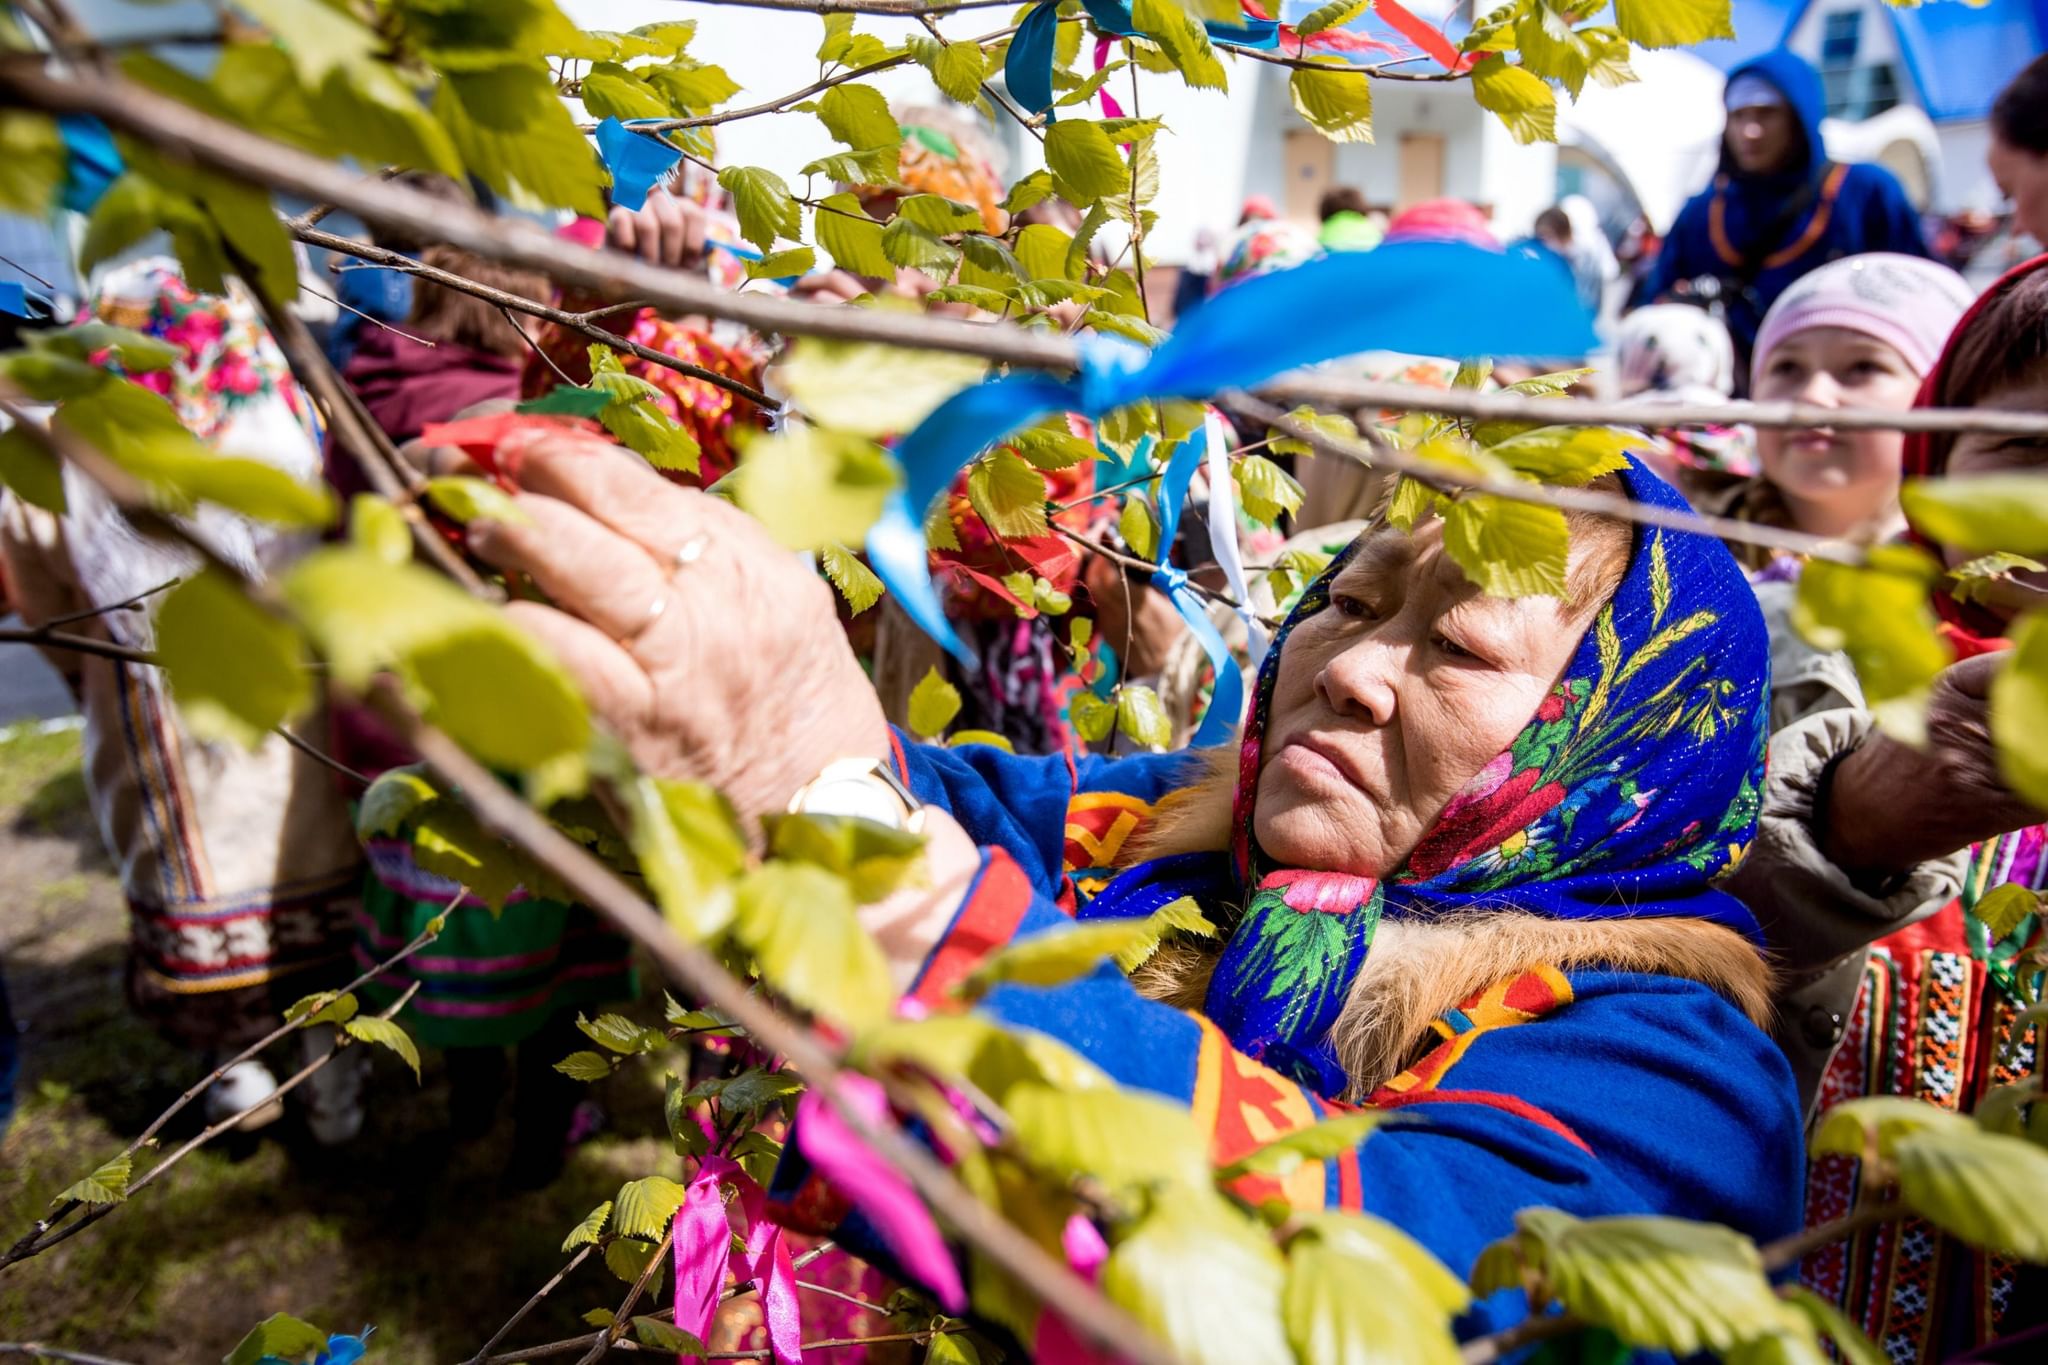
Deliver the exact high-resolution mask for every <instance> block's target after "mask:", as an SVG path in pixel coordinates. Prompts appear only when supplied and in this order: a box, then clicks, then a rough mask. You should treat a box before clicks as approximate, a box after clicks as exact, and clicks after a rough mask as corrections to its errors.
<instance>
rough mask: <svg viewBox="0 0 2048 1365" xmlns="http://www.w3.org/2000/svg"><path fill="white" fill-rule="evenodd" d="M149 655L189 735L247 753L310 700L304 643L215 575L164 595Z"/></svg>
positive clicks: (207, 573)
mask: <svg viewBox="0 0 2048 1365" xmlns="http://www.w3.org/2000/svg"><path fill="white" fill-rule="evenodd" d="M156 657H157V662H158V663H160V664H161V665H163V668H164V671H165V673H166V675H167V676H168V677H169V680H170V685H171V694H172V695H173V696H174V697H176V698H177V702H178V708H179V710H180V711H181V712H182V713H183V714H184V716H185V719H186V721H187V723H188V724H190V725H191V727H192V731H193V733H194V734H196V735H198V736H200V737H202V738H207V739H232V740H234V741H235V742H236V743H238V744H240V745H242V746H244V747H245V748H250V749H253V748H255V747H256V745H257V744H259V743H260V742H262V740H263V739H264V737H265V736H266V735H268V734H269V732H270V730H271V727H272V726H275V725H280V724H282V723H283V722H285V721H286V720H289V719H291V718H292V717H293V716H296V715H298V714H300V713H301V712H302V711H304V710H305V709H306V707H308V706H309V705H311V703H312V700H313V684H312V679H311V677H310V676H309V675H308V673H307V671H306V660H305V646H304V641H302V640H301V639H300V638H299V633H298V631H297V630H295V629H293V627H292V624H291V622H290V621H287V620H281V619H279V618H278V617H276V616H273V615H272V614H271V613H270V612H268V611H265V610H264V609H263V608H262V607H259V606H257V605H256V604H255V603H254V602H252V601H250V600H249V597H248V595H247V594H246V593H244V592H243V591H242V589H241V586H240V585H239V584H237V583H236V582H234V580H232V579H230V578H229V577H228V576H227V575H226V574H225V573H223V572H222V571H220V570H218V569H212V568H209V569H206V570H204V571H203V572H201V573H198V574H195V575H193V576H192V577H191V578H188V579H186V580H185V581H184V582H182V583H180V584H178V586H177V587H175V588H173V589H172V590H171V593H170V595H169V596H168V597H166V598H165V599H164V602H163V606H162V607H161V608H159V609H158V611H157V619H156Z"/></svg>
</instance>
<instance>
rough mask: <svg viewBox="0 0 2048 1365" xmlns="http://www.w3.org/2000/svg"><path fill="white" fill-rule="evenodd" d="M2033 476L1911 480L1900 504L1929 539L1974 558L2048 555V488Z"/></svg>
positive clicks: (2004, 475) (1999, 475)
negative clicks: (1997, 552) (2002, 553)
mask: <svg viewBox="0 0 2048 1365" xmlns="http://www.w3.org/2000/svg"><path fill="white" fill-rule="evenodd" d="M2041 482H2042V481H2041V480H2040V479H2038V478H2036V477H2035V476H2033V475H2030V474H1979V475H1973V476H1972V477H1970V478H1967V479H1909V480H1907V482H1906V486H1905V487H1904V488H1902V489H1901V490H1900V491H1899V505H1900V506H1901V507H1902V508H1903V509H1904V510H1905V513H1906V516H1907V518H1908V519H1909V520H1910V521H1911V522H1912V523H1913V525H1914V526H1916V527H1918V528H1919V529H1920V532H1921V534H1923V535H1925V536H1926V537H1927V538H1928V539H1929V540H1932V541H1935V542H1937V543H1939V544H1942V545H1953V546H1956V547H1957V548H1958V549H1963V550H1968V551H1970V552H1971V553H1973V554H1989V553H1991V552H1992V551H1995V550H2007V551H2011V552H2012V553H2014V554H2021V555H2044V554H2048V488H2043V487H2041V486H2040V484H2041Z"/></svg>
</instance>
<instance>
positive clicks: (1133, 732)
mask: <svg viewBox="0 0 2048 1365" xmlns="http://www.w3.org/2000/svg"><path fill="white" fill-rule="evenodd" d="M1116 723H1117V728H1118V729H1120V730H1122V731H1123V732H1124V734H1125V735H1127V736H1129V737H1130V739H1131V740H1132V741H1133V742H1134V743H1137V744H1142V745H1144V746H1145V747H1146V748H1148V749H1164V748H1166V746H1167V745H1169V744H1171V743H1173V722H1172V721H1171V720H1169V719H1167V715H1166V708H1165V707H1164V706H1162V705H1160V703H1159V694H1158V693H1156V692H1154V691H1153V690H1152V689H1151V688H1149V687H1141V686H1139V685H1138V684H1136V683H1126V684H1125V685H1124V686H1122V687H1120V688H1118V689H1117V694H1116Z"/></svg>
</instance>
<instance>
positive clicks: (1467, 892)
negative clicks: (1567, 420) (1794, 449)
mask: <svg viewBox="0 0 2048 1365" xmlns="http://www.w3.org/2000/svg"><path fill="white" fill-rule="evenodd" d="M1622 477H1623V480H1624V482H1625V484H1626V487H1627V489H1628V491H1629V493H1630V494H1631V496H1633V497H1634V498H1635V499H1636V500H1637V501H1638V502H1642V503H1646V504H1649V505H1651V506H1656V507H1670V508H1683V507H1684V505H1685V504H1684V502H1683V501H1682V500H1681V499H1680V498H1679V496H1678V494H1677V493H1675V492H1674V491H1673V490H1672V489H1671V488H1670V487H1669V486H1668V485H1667V484H1665V483H1664V482H1663V481H1662V480H1660V479H1658V478H1657V477H1656V476H1655V475H1654V474H1652V473H1650V472H1649V471H1648V470H1647V469H1645V468H1643V467H1642V466H1641V465H1640V464H1631V466H1630V468H1629V470H1628V471H1627V472H1626V473H1625V474H1624V475H1623V476H1622ZM1357 544H1358V542H1353V544H1352V546H1351V547H1349V548H1347V549H1346V550H1345V551H1344V552H1343V553H1342V554H1340V555H1339V556H1338V557H1337V558H1336V559H1335V560H1334V561H1333V562H1332V563H1331V565H1330V567H1329V568H1328V569H1327V570H1325V571H1324V573H1323V574H1322V575H1321V577H1319V578H1318V579H1317V580H1316V582H1315V583H1314V585H1312V586H1311V587H1310V589H1309V590H1308V592H1307V593H1306V594H1304V595H1303V597H1302V599H1301V601H1300V602H1299V603H1297V604H1296V606H1295V608H1294V610H1293V612H1292V613H1290V615H1289V616H1288V618H1287V621H1286V623H1285V624H1284V625H1283V626H1282V627H1281V630H1280V633H1279V634H1278V635H1277V636H1276V637H1275V639H1274V641H1273V648H1272V652H1271V653H1269V654H1268V655H1267V656H1266V662H1265V666H1264V668H1263V669H1262V670H1261V673H1260V677H1259V687H1258V692H1257V695H1256V696H1255V698H1254V700H1253V704H1252V713H1251V716H1250V717H1249V719H1248V720H1247V721H1246V724H1245V737H1244V744H1243V749H1242V752H1241V755H1240V759H1239V777H1238V793H1237V812H1236V825H1235V829H1236V834H1235V838H1234V843H1233V848H1232V855H1231V859H1232V873H1233V880H1234V882H1235V884H1236V886H1237V887H1239V888H1241V889H1240V891H1239V894H1240V895H1243V894H1244V891H1245V889H1248V890H1249V892H1250V904H1249V906H1248V907H1247V909H1246V911H1245V913H1244V917H1243V919H1242V920H1241V921H1240V922H1239V923H1238V925H1237V927H1236V929H1235V930H1234V931H1233V933H1232V934H1231V937H1230V940H1229V943H1228V944H1227V945H1226V946H1225V948H1224V952H1223V956H1222V959H1221V961H1220V962H1219V963H1218V966H1217V970H1216V974H1215V976H1214V977H1213V978H1212V979H1211V982H1210V987H1209V995H1208V999H1207V1002H1206V1006H1205V1011H1204V1012H1205V1013H1207V1014H1208V1015H1209V1017H1210V1018H1212V1019H1213V1020H1215V1021H1216V1023H1217V1024H1219V1025H1220V1026H1221V1027H1222V1028H1223V1029H1224V1031H1225V1032H1226V1033H1228V1034H1229V1036H1230V1039H1231V1042H1232V1043H1234V1044H1235V1045H1236V1046H1237V1047H1238V1048H1239V1049H1240V1050H1241V1051H1244V1052H1246V1053H1249V1054H1250V1055H1251V1056H1253V1057H1257V1058H1260V1059H1261V1060H1263V1061H1264V1062H1265V1063H1266V1064H1267V1065H1269V1066H1272V1067H1274V1068H1276V1069H1278V1070H1280V1071H1282V1072H1285V1073H1287V1074H1289V1075H1292V1076H1293V1077H1295V1078H1296V1079H1298V1080H1300V1081H1301V1082H1302V1083H1303V1084H1305V1085H1309V1086H1312V1087H1314V1088H1316V1089H1318V1090H1320V1091H1321V1092H1322V1093H1324V1094H1326V1095H1339V1094H1341V1093H1343V1092H1344V1090H1345V1089H1346V1088H1347V1085H1348V1082H1347V1080H1346V1078H1345V1076H1344V1073H1343V1069H1342V1068H1341V1066H1339V1064H1338V1062H1337V1058H1336V1054H1335V1052H1334V1050H1333V1049H1332V1047H1331V1046H1330V1043H1329V1032H1330V1028H1331V1026H1332V1025H1333V1024H1334V1023H1335V1022H1336V1020H1337V1016H1338V1014H1339V1012H1340V1011H1341V1009H1342V1007H1343V1004H1344V1001H1345V998H1346V997H1347V996H1348V995H1349V993H1350V989H1351V983H1352V981H1353V980H1354V979H1356V977H1357V975H1358V971H1359V969H1360V968H1361V967H1362V966H1363V965H1364V963H1365V958H1366V954H1367V952H1368V951H1369V950H1370V948H1371V946H1372V939H1373V933H1374V931H1375V929H1376V928H1377V927H1378V925H1379V922H1380V920H1381V918H1382V917H1388V916H1391V917H1393V918H1404V917H1433V916H1440V915H1446V914H1456V913H1459V912H1461V911H1462V912H1469V913H1483V912H1485V911H1488V910H1498V909H1504V908H1506V909H1514V910H1519V911H1523V912H1526V913H1531V914H1538V915H1546V916H1551V917H1554V918H1558V919H1616V918H1629V917H1637V916H1683V917H1687V918H1693V919H1703V920H1708V921H1711V922H1714V923H1717V924H1722V925H1726V926H1728V927H1730V928H1733V929H1736V930H1738V931H1740V932H1742V933H1744V934H1746V935H1748V936H1749V937H1751V938H1752V939H1760V935H1759V933H1758V930H1757V925H1756V922H1755V920H1754V919H1752V918H1751V916H1750V914H1749V912H1748V911H1747V910H1745V909H1744V908H1743V907H1742V905H1741V903H1740V902H1738V901H1737V900H1735V899H1734V898H1733V897H1732V896H1729V895H1727V894H1726V893H1724V892H1720V891H1716V890H1713V889H1712V888H1711V887H1710V886H1709V885H1708V883H1709V882H1710V881H1711V880H1712V879H1713V878H1715V877H1716V876H1718V875H1719V874H1720V873H1722V872H1724V871H1726V870H1727V869H1728V868H1729V867H1731V866H1733V865H1734V863H1735V862H1736V861H1737V860H1738V859H1739V858H1740V857H1741V856H1742V854H1743V852H1744V850H1745V849H1746V847H1747V845H1748V843H1749V841H1750V838H1751V837H1752V835H1753V833H1754V831H1755V827H1756V817H1757V807H1758V800H1759V793H1760V790H1761V787H1762V783H1763V766H1764V741H1765V738H1766V736H1767V732H1768V723H1767V703H1768V697H1767V693H1766V688H1767V681H1766V680H1767V678H1768V676H1769V673H1770V646H1769V640H1768V638H1767V636H1766V634H1765V630H1764V623H1763V618H1762V616H1761V614H1760V613H1759V612H1758V610H1757V606H1756V598H1755V595H1754V594H1753V593H1752V592H1751V590H1750V587H1749V584H1748V582H1747V581H1746V580H1745V579H1744V578H1743V575H1742V571H1741V570H1740V569H1739V568H1738V567H1737V566H1736V564H1735V561H1734V560H1733V559H1732V558H1731V557H1730V556H1729V554H1728V551H1727V550H1726V549H1725V548H1723V547H1722V546H1721V544H1720V543H1719V542H1718V541H1715V540H1713V539H1710V538H1708V537H1704V536H1695V535H1688V534H1684V533H1681V532H1676V531H1665V530H1658V529H1652V528H1637V530H1636V535H1635V545H1634V549H1633V551H1632V553H1631V556H1630V562H1629V566H1628V570H1627V572H1626V574H1625V575H1624V577H1623V579H1622V582H1621V586H1620V587H1619V588H1618V589H1617V590H1616V591H1615V594H1614V596H1613V598H1612V599H1611V600H1610V601H1609V602H1608V604H1607V605H1606V606H1604V607H1602V608H1601V610H1600V612H1599V614H1598V615H1597V616H1596V617H1595V618H1594V620H1593V621H1592V623H1591V624H1590V625H1588V626H1587V628H1586V633H1585V636H1584V638H1583V639H1582V640H1581V641H1580V643H1579V646H1578V649H1577V651H1576V652H1575V653H1574V654H1573V656H1572V660H1571V663H1570V664H1569V666H1567V668H1566V669H1565V672H1564V676H1563V680H1562V681H1561V682H1559V683H1558V685H1557V687H1556V688H1555V689H1554V690H1553V691H1552V692H1551V693H1550V694H1549V695H1548V696H1547V697H1545V698H1544V700H1543V702H1542V704H1541V705H1540V706H1539V707H1538V708H1537V710H1536V714H1535V715H1533V716H1531V717H1530V718H1529V722H1528V724H1527V725H1526V726H1525V727H1524V728H1523V730H1522V732H1521V733H1520V734H1519V735H1517V736H1516V737H1515V740H1514V742H1513V743H1512V744H1510V745H1509V746H1508V748H1507V749H1506V750H1504V751H1503V752H1502V753H1501V754H1500V755H1499V756H1498V757H1497V758H1495V759H1494V760H1493V761H1492V762H1491V763H1488V764H1487V765H1486V767H1485V768H1484V769H1482V770H1481V771H1480V773H1479V775H1478V776H1477V777H1475V778H1473V779H1472V781H1471V782H1470V783H1468V784H1467V785H1466V787H1465V789H1464V790H1463V791H1461V792H1460V793H1459V794H1458V795H1457V796H1456V797H1454V798H1453V799H1452V800H1451V802H1450V804H1449V805H1448V806H1447V807H1445V809H1444V812H1443V814H1442V815H1441V816H1439V817H1438V818H1437V821H1436V823H1435V824H1434V825H1432V826H1431V827H1430V829H1429V830H1428V831H1427V832H1426V833H1425V834H1424V835H1423V837H1422V840H1421V842H1420V843H1419V844H1418V845H1417V846H1416V848H1415V851H1414V852H1413V853H1411V854H1410V855H1409V856H1408V859H1407V861H1406V862H1405V863H1404V864H1403V865H1402V866H1401V867H1400V868H1399V869H1397V870H1396V871H1395V872H1394V873H1393V874H1392V875H1391V876H1389V877H1387V878H1385V879H1384V880H1377V879H1374V878H1371V877H1363V876H1356V875H1351V874H1344V873H1332V872H1321V871H1314V870H1309V869H1301V868H1287V867H1279V866H1275V865H1274V864H1273V862H1272V861H1271V860H1270V859H1269V858H1268V857H1267V856H1266V855H1265V854H1264V852H1263V851H1262V850H1261V849H1260V848H1259V847H1258V843H1257V840H1256V838H1255V837H1254V835H1253V833H1252V805H1253V799H1254V794H1255V792H1256V789H1257V785H1258V775H1259V770H1260V758H1261V746H1262V744H1263V742H1264V738H1265V728H1266V718H1267V711H1268V708H1269V706H1270V705H1271V700H1272V695H1273V688H1274V682H1275V679H1276V678H1277V677H1278V675H1279V660H1280V656H1281V653H1282V651H1283V649H1284V648H1285V645H1286V642H1287V637H1288V635H1289V634H1291V633H1292V631H1293V628H1294V626H1295V625H1297V624H1298V623H1300V622H1301V621H1303V620H1306V619H1307V618H1308V617H1310V616H1313V615H1314V614H1316V613H1317V612H1319V611H1321V610H1323V609H1324V608H1325V607H1326V606H1328V605H1329V600H1330V584H1331V582H1332V580H1333V579H1334V578H1335V577H1336V575H1337V574H1338V573H1340V572H1341V571H1342V570H1343V568H1344V565H1345V564H1346V563H1347V562H1349V560H1350V558H1351V556H1352V555H1353V554H1354V553H1356V550H1357ZM1176 861H1177V860H1176Z"/></svg>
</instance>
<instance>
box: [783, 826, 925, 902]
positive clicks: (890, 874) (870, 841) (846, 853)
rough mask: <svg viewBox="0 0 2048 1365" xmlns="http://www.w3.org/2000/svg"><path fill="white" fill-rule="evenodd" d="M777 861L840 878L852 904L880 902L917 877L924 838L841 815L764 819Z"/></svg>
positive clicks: (920, 870)
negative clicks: (813, 866) (814, 868)
mask: <svg viewBox="0 0 2048 1365" xmlns="http://www.w3.org/2000/svg"><path fill="white" fill-rule="evenodd" d="M766 824H767V826H768V847H769V849H770V851H771V852H772V853H773V855H774V856H775V857H777V858H784V859H788V860H789V861H791V862H803V863H814V864H816V865H817V866H819V867H822V868H824V869H825V870H826V871H827V872H830V873H833V874H834V875H835V876H839V877H843V878H845V880H846V884H847V889H848V890H849V891H851V892H852V893H853V898H854V900H855V902H856V903H858V904H861V905H867V904H870V903H872V902H874V901H878V900H881V899H882V898H883V897H885V896H888V895H890V894H892V893H893V892H895V891H896V890H897V888H899V887H900V886H902V885H904V884H905V883H906V882H909V881H910V880H911V879H913V878H915V877H917V876H919V875H921V874H922V871H923V866H924V863H923V858H924V836H923V835H921V834H918V833H915V832H913V831H910V830H899V829H891V828H890V827H889V826H887V825H883V824H878V823H876V822H875V821H873V820H862V819H859V818H857V817H854V816H845V815H798V814H790V815H772V816H769V817H767V819H766Z"/></svg>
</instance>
